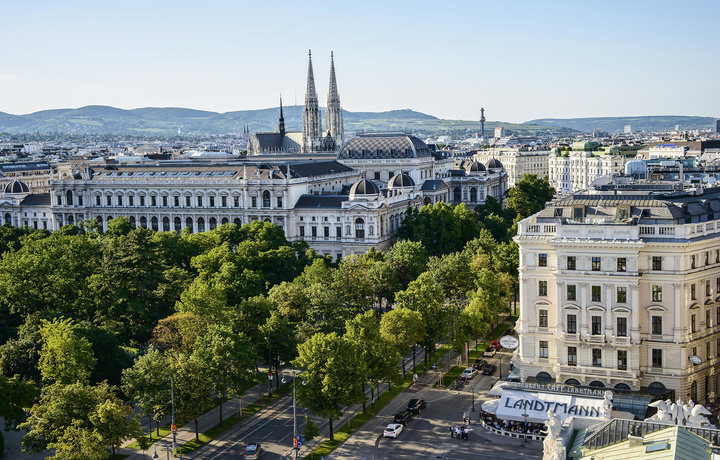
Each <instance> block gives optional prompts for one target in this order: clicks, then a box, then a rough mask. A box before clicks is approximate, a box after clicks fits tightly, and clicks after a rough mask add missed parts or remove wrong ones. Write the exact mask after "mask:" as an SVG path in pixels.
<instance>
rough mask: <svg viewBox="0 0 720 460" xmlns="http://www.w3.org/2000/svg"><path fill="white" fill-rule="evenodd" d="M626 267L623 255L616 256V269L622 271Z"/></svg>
mask: <svg viewBox="0 0 720 460" xmlns="http://www.w3.org/2000/svg"><path fill="white" fill-rule="evenodd" d="M626 269H627V259H626V258H625V257H618V260H617V271H619V272H624V271H625V270H626Z"/></svg>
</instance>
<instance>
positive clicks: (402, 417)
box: [393, 410, 413, 426]
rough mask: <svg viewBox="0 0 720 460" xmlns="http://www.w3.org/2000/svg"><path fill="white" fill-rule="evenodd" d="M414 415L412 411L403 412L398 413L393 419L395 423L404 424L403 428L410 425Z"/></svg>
mask: <svg viewBox="0 0 720 460" xmlns="http://www.w3.org/2000/svg"><path fill="white" fill-rule="evenodd" d="M412 418H413V414H412V412H410V411H407V410H403V411H400V412H396V413H395V416H394V417H393V422H395V423H402V424H403V426H405V425H407V424H408V423H410V420H412Z"/></svg>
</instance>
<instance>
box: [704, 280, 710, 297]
mask: <svg viewBox="0 0 720 460" xmlns="http://www.w3.org/2000/svg"><path fill="white" fill-rule="evenodd" d="M705 296H706V297H710V280H705Z"/></svg>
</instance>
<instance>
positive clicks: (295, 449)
mask: <svg viewBox="0 0 720 460" xmlns="http://www.w3.org/2000/svg"><path fill="white" fill-rule="evenodd" d="M290 372H291V373H292V379H293V458H294V459H297V456H298V451H299V450H300V446H299V444H298V437H297V418H296V409H295V406H296V404H295V375H296V374H297V371H296V370H295V369H291V370H290ZM282 383H285V376H284V375H283V378H282ZM303 385H305V381H304V380H303Z"/></svg>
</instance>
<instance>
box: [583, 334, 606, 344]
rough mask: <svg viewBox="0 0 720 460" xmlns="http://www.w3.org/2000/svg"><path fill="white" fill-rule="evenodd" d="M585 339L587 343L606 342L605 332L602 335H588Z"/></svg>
mask: <svg viewBox="0 0 720 460" xmlns="http://www.w3.org/2000/svg"><path fill="white" fill-rule="evenodd" d="M585 341H586V342H587V343H605V334H602V335H586V336H585Z"/></svg>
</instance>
